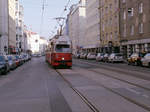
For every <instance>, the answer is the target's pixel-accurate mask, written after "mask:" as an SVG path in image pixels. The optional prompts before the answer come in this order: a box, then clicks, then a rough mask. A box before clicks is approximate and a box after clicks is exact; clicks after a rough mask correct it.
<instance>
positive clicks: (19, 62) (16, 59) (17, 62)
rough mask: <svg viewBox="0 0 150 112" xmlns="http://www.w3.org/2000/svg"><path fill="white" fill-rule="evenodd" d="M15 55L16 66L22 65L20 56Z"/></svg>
mask: <svg viewBox="0 0 150 112" xmlns="http://www.w3.org/2000/svg"><path fill="white" fill-rule="evenodd" d="M14 57H15V62H16V66H17V67H18V66H20V65H21V60H20V58H19V56H18V55H15V56H14Z"/></svg>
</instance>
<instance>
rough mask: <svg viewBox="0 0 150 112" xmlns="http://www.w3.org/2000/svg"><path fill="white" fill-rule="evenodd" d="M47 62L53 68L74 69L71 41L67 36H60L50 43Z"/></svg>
mask: <svg viewBox="0 0 150 112" xmlns="http://www.w3.org/2000/svg"><path fill="white" fill-rule="evenodd" d="M46 61H47V62H48V63H49V64H50V65H52V66H53V67H59V66H66V67H72V50H71V41H70V40H69V38H68V37H67V36H60V37H59V38H54V39H52V40H51V41H50V45H49V47H48V50H47V52H46Z"/></svg>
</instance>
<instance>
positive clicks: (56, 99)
mask: <svg viewBox="0 0 150 112" xmlns="http://www.w3.org/2000/svg"><path fill="white" fill-rule="evenodd" d="M57 71H58V72H59V73H57ZM57 71H56V70H55V69H53V68H51V67H50V66H49V65H48V64H47V63H45V61H44V57H41V58H33V59H32V61H30V62H27V63H26V64H24V65H23V66H21V67H19V68H17V69H16V70H14V71H12V72H10V73H9V74H8V75H6V76H2V77H0V112H92V110H91V109H90V108H89V105H87V104H86V103H87V102H88V103H90V104H91V105H93V106H94V108H96V109H97V110H98V111H95V112H149V111H150V75H149V74H150V69H149V68H143V67H136V66H129V65H127V64H112V63H101V62H96V61H93V60H79V59H74V60H73V67H72V69H57ZM60 74H61V75H60ZM64 79H65V80H64ZM73 89H75V90H76V91H78V92H79V93H80V95H82V97H83V98H82V99H81V96H80V95H79V94H77V93H76V92H75V91H74V90H73ZM84 99H85V100H86V101H85V100H84ZM85 102H86V103H85Z"/></svg>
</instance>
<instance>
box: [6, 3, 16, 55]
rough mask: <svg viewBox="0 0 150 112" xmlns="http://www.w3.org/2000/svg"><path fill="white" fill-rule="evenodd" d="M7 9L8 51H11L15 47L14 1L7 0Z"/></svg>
mask: <svg viewBox="0 0 150 112" xmlns="http://www.w3.org/2000/svg"><path fill="white" fill-rule="evenodd" d="M8 9H9V11H8V12H9V17H8V20H9V21H8V25H9V26H8V27H9V30H8V34H9V36H8V46H9V53H13V51H15V48H16V22H15V20H16V19H15V10H16V1H15V0H8Z"/></svg>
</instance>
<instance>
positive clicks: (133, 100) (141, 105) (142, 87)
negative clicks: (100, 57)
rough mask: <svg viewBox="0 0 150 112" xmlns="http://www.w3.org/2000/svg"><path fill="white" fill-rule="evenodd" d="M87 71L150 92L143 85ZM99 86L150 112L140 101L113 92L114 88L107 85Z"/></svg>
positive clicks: (100, 84)
mask: <svg viewBox="0 0 150 112" xmlns="http://www.w3.org/2000/svg"><path fill="white" fill-rule="evenodd" d="M86 64H87V63H86ZM89 65H91V64H89ZM86 71H89V72H94V73H96V74H99V75H103V76H106V77H108V78H112V79H115V80H118V81H121V82H124V83H126V84H129V85H132V86H135V87H138V88H141V89H144V90H146V91H150V88H147V87H144V86H141V85H138V84H135V83H132V82H129V81H126V80H123V79H120V78H117V77H114V76H111V75H108V74H106V73H102V72H100V71H96V70H90V69H86ZM98 84H99V86H101V87H103V88H105V89H106V90H108V91H110V92H112V93H114V94H116V95H118V96H120V97H122V98H124V99H125V100H127V101H129V102H131V103H133V104H136V105H137V106H139V107H141V108H143V109H145V110H147V111H150V106H148V105H145V104H142V103H140V102H138V101H136V100H135V99H132V98H130V97H127V96H126V95H123V94H121V93H119V92H117V91H115V90H113V89H112V88H110V87H107V86H105V85H104V84H102V83H98Z"/></svg>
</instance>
